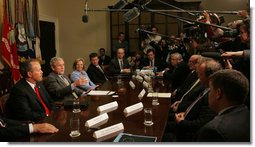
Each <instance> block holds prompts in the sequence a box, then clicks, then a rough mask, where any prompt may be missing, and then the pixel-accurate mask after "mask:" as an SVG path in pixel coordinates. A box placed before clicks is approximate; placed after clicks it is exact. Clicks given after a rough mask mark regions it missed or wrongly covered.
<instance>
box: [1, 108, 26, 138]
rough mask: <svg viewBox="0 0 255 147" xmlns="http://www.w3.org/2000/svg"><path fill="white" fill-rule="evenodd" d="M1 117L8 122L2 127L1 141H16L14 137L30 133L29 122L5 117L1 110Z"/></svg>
mask: <svg viewBox="0 0 255 147" xmlns="http://www.w3.org/2000/svg"><path fill="white" fill-rule="evenodd" d="M0 111H1V109H0ZM0 119H2V120H3V121H4V122H5V123H6V126H5V127H0V141H3V142H9V141H15V140H12V139H16V138H18V137H22V136H26V135H29V127H28V124H23V123H21V122H20V121H16V120H12V119H7V118H4V117H2V114H1V112H0Z"/></svg>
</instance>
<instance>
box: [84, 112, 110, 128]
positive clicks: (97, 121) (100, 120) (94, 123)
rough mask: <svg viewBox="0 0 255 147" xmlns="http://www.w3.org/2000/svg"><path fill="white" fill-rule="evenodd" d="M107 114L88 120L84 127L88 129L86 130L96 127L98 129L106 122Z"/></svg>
mask: <svg viewBox="0 0 255 147" xmlns="http://www.w3.org/2000/svg"><path fill="white" fill-rule="evenodd" d="M108 119H109V117H108V114H107V113H104V114H101V115H98V116H96V117H94V118H92V119H90V120H87V121H86V123H85V127H88V128H96V127H99V126H101V125H103V124H105V123H107V122H108Z"/></svg>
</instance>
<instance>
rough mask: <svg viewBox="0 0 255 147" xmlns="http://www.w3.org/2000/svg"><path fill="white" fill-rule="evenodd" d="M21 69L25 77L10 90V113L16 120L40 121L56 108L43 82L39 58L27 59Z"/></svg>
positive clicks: (8, 103)
mask: <svg viewBox="0 0 255 147" xmlns="http://www.w3.org/2000/svg"><path fill="white" fill-rule="evenodd" d="M20 71H21V74H22V76H23V79H21V80H20V81H19V82H18V83H16V84H15V85H14V87H13V88H12V90H11V92H10V98H9V99H8V101H7V107H8V109H9V114H8V115H9V116H10V117H11V118H13V119H15V120H21V121H33V122H37V121H40V120H42V119H43V118H44V117H46V116H48V115H50V113H51V110H52V109H54V105H53V103H52V102H53V101H52V99H51V97H50V96H49V94H48V92H47V91H46V89H45V87H44V86H43V84H42V82H41V81H42V75H43V72H42V70H41V65H40V63H39V61H37V60H34V59H31V60H27V61H25V62H23V64H22V66H21V70H20Z"/></svg>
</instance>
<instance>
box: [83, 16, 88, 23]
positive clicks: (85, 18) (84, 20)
mask: <svg viewBox="0 0 255 147" xmlns="http://www.w3.org/2000/svg"><path fill="white" fill-rule="evenodd" d="M88 20H89V17H88V15H83V16H82V21H83V22H84V23H87V22H88Z"/></svg>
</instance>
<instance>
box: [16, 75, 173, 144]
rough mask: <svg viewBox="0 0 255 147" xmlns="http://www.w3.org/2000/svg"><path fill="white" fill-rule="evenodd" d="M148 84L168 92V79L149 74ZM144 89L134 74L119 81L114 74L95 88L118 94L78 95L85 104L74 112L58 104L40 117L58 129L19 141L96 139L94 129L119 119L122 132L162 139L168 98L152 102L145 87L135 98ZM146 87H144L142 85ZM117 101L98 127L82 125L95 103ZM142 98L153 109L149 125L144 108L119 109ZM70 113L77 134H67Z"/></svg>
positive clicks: (93, 114)
mask: <svg viewBox="0 0 255 147" xmlns="http://www.w3.org/2000/svg"><path fill="white" fill-rule="evenodd" d="M130 81H132V82H133V83H134V84H135V89H132V88H131V86H130V85H129V82H130ZM152 87H153V89H154V90H156V91H157V92H169V82H167V81H164V80H163V79H161V78H152ZM143 89H145V88H144V87H143V84H142V83H141V82H139V81H137V80H136V79H135V78H131V77H123V78H121V83H118V84H117V78H116V77H114V78H112V79H110V80H108V81H107V82H105V83H104V84H102V85H100V86H99V87H98V88H97V90H111V91H115V92H116V93H117V94H118V97H113V96H112V95H110V96H89V95H87V96H83V97H80V102H81V103H82V102H86V103H87V104H88V106H87V107H86V108H82V109H81V112H80V113H78V114H74V113H73V112H72V109H71V108H70V109H69V108H64V107H60V108H59V109H57V110H56V111H55V112H53V113H52V114H51V115H50V116H48V117H47V118H45V119H44V120H43V121H44V122H48V123H51V124H53V125H54V126H56V127H57V128H58V129H59V132H57V133H54V134H31V135H30V136H27V137H24V138H22V139H21V140H19V141H30V142H38V141H39V142H97V141H99V140H97V139H95V138H94V137H93V133H94V131H96V130H98V129H103V128H105V127H108V126H111V125H114V124H118V123H123V126H124V131H123V132H124V133H129V134H135V135H145V136H154V137H157V141H158V142H160V141H161V140H162V137H163V134H164V130H165V127H166V125H167V118H168V110H169V108H170V104H171V99H170V98H160V97H159V98H158V99H159V103H160V104H159V105H157V106H153V105H152V98H151V97H147V91H146V93H145V95H144V96H143V98H138V94H139V93H140V92H141V91H142V90H143ZM145 90H146V89H145ZM113 101H117V103H118V108H117V110H114V111H112V112H108V113H107V114H108V116H109V119H108V122H107V123H105V124H103V125H101V126H99V127H98V128H92V129H90V128H86V127H85V122H86V121H87V120H89V119H91V118H94V117H96V116H98V115H99V114H98V112H97V107H98V106H101V105H104V104H107V103H110V102H113ZM139 102H142V104H143V106H144V108H147V107H149V108H152V110H153V123H154V124H153V125H152V126H145V125H144V123H143V122H144V112H143V111H140V112H137V113H135V114H133V115H131V116H128V117H125V115H124V113H123V110H124V109H125V108H126V107H128V106H131V105H133V104H136V103H139ZM74 115H76V116H78V117H79V120H80V133H81V135H80V136H79V137H70V136H69V134H70V118H72V117H73V116H74ZM115 137H116V136H114V137H112V138H110V139H107V140H100V141H104V142H112V141H113V140H114V138H115Z"/></svg>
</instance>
